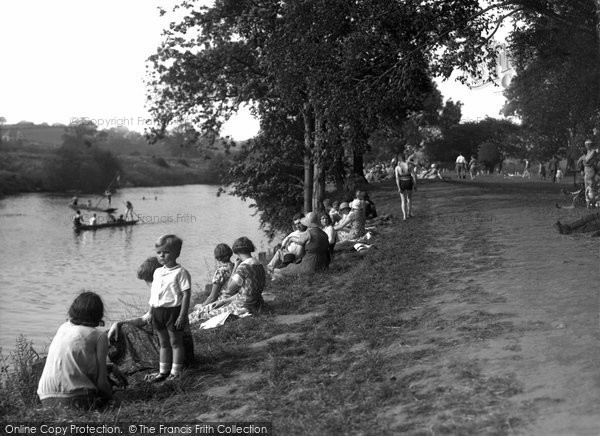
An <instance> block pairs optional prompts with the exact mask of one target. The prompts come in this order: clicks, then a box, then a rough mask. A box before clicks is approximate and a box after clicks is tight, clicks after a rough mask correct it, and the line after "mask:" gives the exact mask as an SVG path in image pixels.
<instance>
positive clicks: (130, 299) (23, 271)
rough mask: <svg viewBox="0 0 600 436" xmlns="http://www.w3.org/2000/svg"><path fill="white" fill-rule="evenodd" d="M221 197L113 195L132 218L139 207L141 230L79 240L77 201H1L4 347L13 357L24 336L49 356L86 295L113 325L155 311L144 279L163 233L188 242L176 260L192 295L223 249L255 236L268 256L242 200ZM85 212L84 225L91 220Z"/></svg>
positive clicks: (202, 192) (194, 190) (167, 192)
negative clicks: (140, 275)
mask: <svg viewBox="0 0 600 436" xmlns="http://www.w3.org/2000/svg"><path fill="white" fill-rule="evenodd" d="M217 189H218V187H216V186H210V185H187V186H176V187H158V188H126V189H122V190H120V191H119V192H118V193H116V194H114V195H113V197H112V207H118V208H119V211H118V212H117V214H121V213H123V214H124V213H125V201H131V202H132V203H133V206H134V212H135V213H136V214H139V216H140V218H142V219H141V221H140V223H138V224H137V225H135V226H130V227H125V228H105V229H99V230H95V231H83V232H81V233H75V232H74V231H73V228H72V224H71V217H72V216H73V214H74V211H72V210H71V209H70V208H69V207H68V202H69V201H70V198H67V197H65V196H57V195H49V194H24V195H18V196H13V197H7V198H3V199H0V241H1V243H2V248H3V250H4V253H5V255H4V261H3V265H2V268H1V269H0V347H2V348H3V349H5V350H6V349H12V348H13V347H14V344H15V339H16V338H17V336H18V335H19V334H21V333H22V334H23V335H25V336H26V337H27V338H28V339H30V340H32V341H33V342H34V347H35V348H36V350H38V351H40V350H43V349H44V347H45V346H46V345H48V344H49V343H50V341H51V340H52V337H53V335H54V333H55V332H56V329H57V328H58V326H59V325H60V324H61V323H62V322H63V321H64V320H65V319H66V317H67V310H68V307H69V305H70V304H71V302H72V301H73V299H74V297H75V296H76V295H77V294H78V293H79V292H80V291H81V290H82V289H86V290H93V291H95V292H97V293H99V294H100V295H101V296H102V298H103V300H104V305H105V312H106V314H105V320H106V321H111V320H116V319H120V318H122V317H123V316H126V315H130V314H132V313H135V314H139V313H140V312H139V310H144V309H145V308H146V306H147V301H148V297H149V289H148V288H147V287H146V285H145V284H144V283H143V282H142V281H140V280H138V279H137V277H136V271H137V268H138V266H139V265H140V264H141V263H142V262H143V260H144V259H145V258H146V257H148V256H151V255H152V254H153V253H154V242H155V241H156V239H157V238H158V237H159V236H161V235H163V234H168V233H173V234H176V235H178V236H179V237H180V238H182V239H183V248H182V252H181V257H180V258H179V260H178V261H179V262H180V263H181V264H182V265H183V266H185V267H186V268H187V269H188V270H189V272H190V274H191V276H192V283H193V287H192V293H193V294H195V293H197V292H199V291H200V290H202V289H204V285H205V284H206V283H209V282H210V279H211V277H212V272H213V271H214V265H215V260H214V256H213V249H214V247H215V246H216V244H218V243H220V242H225V243H227V244H229V245H231V243H232V242H233V240H234V239H235V238H237V237H239V236H248V237H249V238H250V239H251V240H252V241H253V242H254V244H255V245H256V247H257V250H258V251H266V249H267V248H268V240H267V238H266V237H265V235H264V233H263V232H262V231H261V230H260V229H259V220H258V217H257V216H253V213H254V211H255V210H254V209H252V208H250V207H249V203H247V202H243V201H241V200H240V199H239V198H237V197H233V196H230V195H221V196H219V197H217V195H216V194H217ZM88 198H90V199H92V201H93V203H94V204H95V202H96V199H94V198H92V197H85V196H82V197H80V204H81V203H86V202H87V199H88ZM144 198H145V199H144ZM103 204H105V203H103ZM82 212H83V213H84V217H85V218H88V217H89V216H90V214H91V213H90V212H87V211H82ZM255 255H256V253H255Z"/></svg>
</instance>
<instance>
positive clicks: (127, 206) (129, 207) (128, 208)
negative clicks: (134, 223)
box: [125, 201, 133, 220]
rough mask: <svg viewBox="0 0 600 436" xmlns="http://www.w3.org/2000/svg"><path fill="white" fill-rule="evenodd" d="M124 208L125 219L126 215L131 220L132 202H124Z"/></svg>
mask: <svg viewBox="0 0 600 436" xmlns="http://www.w3.org/2000/svg"><path fill="white" fill-rule="evenodd" d="M125 209H126V211H125V220H127V217H130V218H131V220H133V204H131V201H128V202H126V203H125Z"/></svg>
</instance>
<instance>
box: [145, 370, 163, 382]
mask: <svg viewBox="0 0 600 436" xmlns="http://www.w3.org/2000/svg"><path fill="white" fill-rule="evenodd" d="M167 378H169V374H163V373H160V372H155V373H154V374H147V375H146V376H145V377H144V380H145V381H147V382H150V383H160V382H162V381H165V380H167Z"/></svg>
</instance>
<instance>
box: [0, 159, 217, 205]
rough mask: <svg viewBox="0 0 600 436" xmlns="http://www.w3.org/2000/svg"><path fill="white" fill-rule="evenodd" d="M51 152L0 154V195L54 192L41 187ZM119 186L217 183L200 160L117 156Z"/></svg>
mask: <svg viewBox="0 0 600 436" xmlns="http://www.w3.org/2000/svg"><path fill="white" fill-rule="evenodd" d="M50 158H52V153H51V151H47V152H45V153H44V152H39V151H36V152H27V151H3V152H2V157H1V159H0V196H7V195H17V194H23V193H29V192H55V191H51V190H48V189H46V188H45V186H44V180H43V176H42V175H43V171H44V163H45V161H46V160H47V159H50ZM117 158H118V161H119V164H120V165H121V170H122V176H121V182H120V186H121V187H145V186H148V187H150V186H178V185H192V184H203V185H214V184H218V183H219V170H218V162H215V161H214V160H207V159H203V158H174V157H162V156H159V157H154V156H143V155H139V156H131V155H119V156H117Z"/></svg>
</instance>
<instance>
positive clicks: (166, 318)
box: [152, 306, 182, 332]
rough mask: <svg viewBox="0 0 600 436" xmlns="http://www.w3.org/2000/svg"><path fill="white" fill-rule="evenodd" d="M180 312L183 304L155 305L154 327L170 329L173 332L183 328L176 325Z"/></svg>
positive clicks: (153, 311) (153, 312)
mask: <svg viewBox="0 0 600 436" xmlns="http://www.w3.org/2000/svg"><path fill="white" fill-rule="evenodd" d="M180 313H181V306H176V307H153V308H152V327H154V329H156V330H169V331H171V332H175V331H179V330H182V329H178V328H177V327H175V321H177V318H179V314H180Z"/></svg>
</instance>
